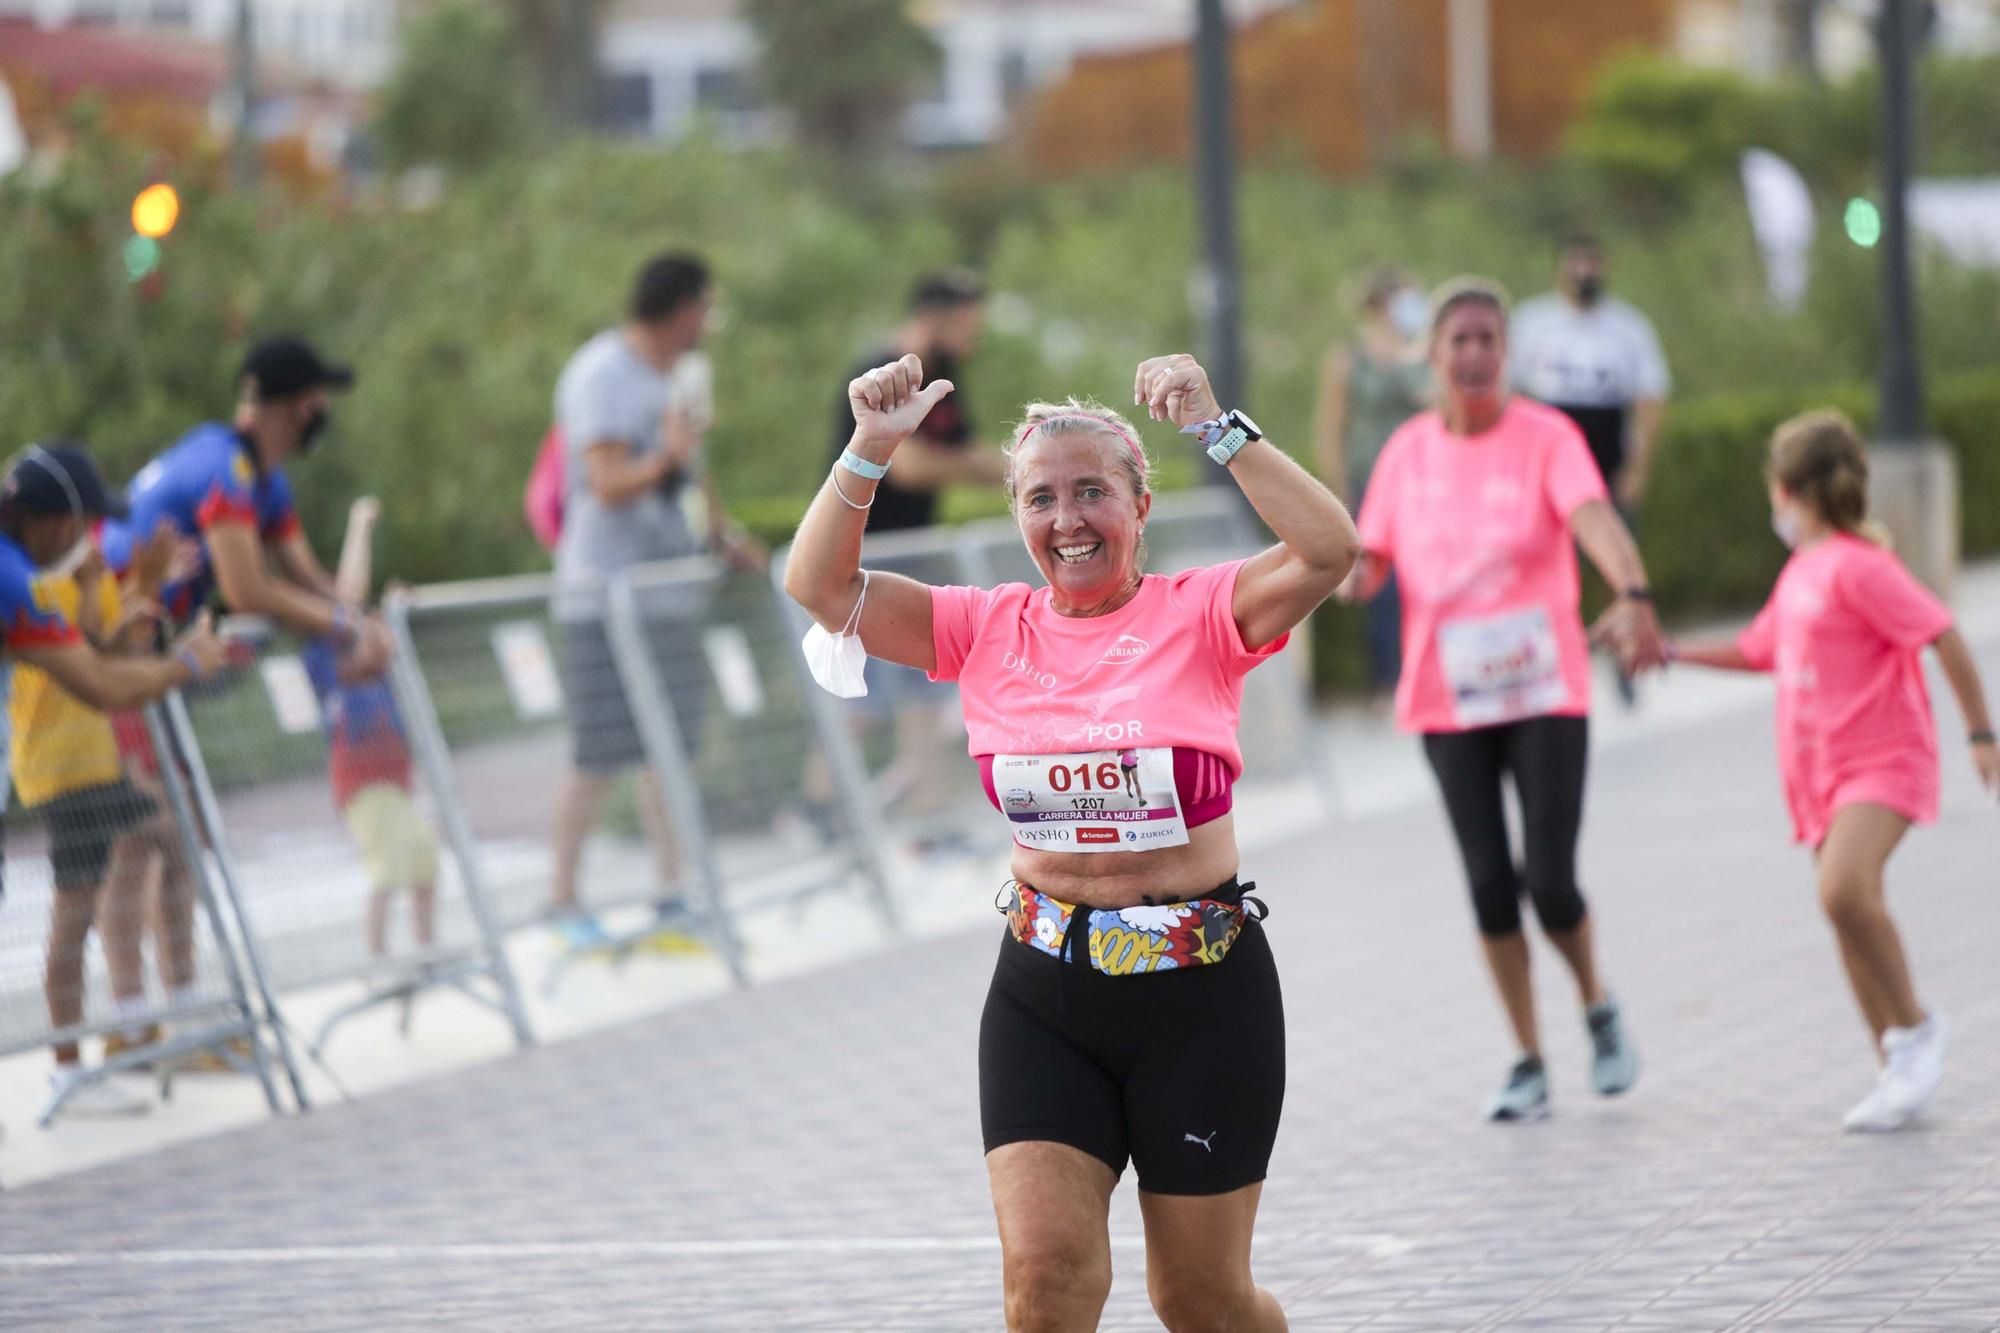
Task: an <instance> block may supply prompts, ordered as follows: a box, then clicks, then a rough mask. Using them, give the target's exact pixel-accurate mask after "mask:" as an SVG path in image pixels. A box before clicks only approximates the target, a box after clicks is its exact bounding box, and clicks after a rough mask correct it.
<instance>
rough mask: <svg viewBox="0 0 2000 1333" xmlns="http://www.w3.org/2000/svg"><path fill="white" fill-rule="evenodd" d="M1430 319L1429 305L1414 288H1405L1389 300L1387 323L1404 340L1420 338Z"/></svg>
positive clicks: (1422, 295)
mask: <svg viewBox="0 0 2000 1333" xmlns="http://www.w3.org/2000/svg"><path fill="white" fill-rule="evenodd" d="M1430 318H1431V303H1430V302H1429V301H1426V300H1425V299H1424V294H1423V293H1422V292H1420V291H1418V290H1417V289H1416V288H1414V287H1405V288H1403V289H1402V290H1401V291H1399V292H1397V293H1396V294H1395V295H1394V296H1392V297H1390V298H1389V323H1391V324H1392V325H1394V326H1395V329H1396V332H1397V333H1399V334H1401V335H1402V336H1403V337H1405V338H1416V337H1420V336H1421V335H1422V334H1423V331H1424V326H1425V325H1426V324H1428V323H1429V322H1430Z"/></svg>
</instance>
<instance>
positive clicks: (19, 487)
mask: <svg viewBox="0 0 2000 1333" xmlns="http://www.w3.org/2000/svg"><path fill="white" fill-rule="evenodd" d="M123 510H124V507H123V505H122V504H120V503H119V502H118V501H117V500H116V499H115V498H113V497H112V496H111V495H110V494H109V493H108V492H107V491H106V488H105V485H104V480H103V478H102V477H101V476H99V475H98V472H97V469H96V467H94V466H93V465H92V464H91V461H90V458H89V457H88V456H87V455H86V454H85V453H84V452H83V451H82V450H81V449H79V448H77V447H76V446H74V445H70V444H60V443H52V444H47V445H29V446H28V448H27V449H26V450H25V451H24V452H23V453H22V454H21V455H20V456H19V457H18V459H17V461H16V462H15V464H14V466H13V468H12V469H11V471H10V472H9V473H8V475H7V477H6V480H5V482H4V484H0V636H4V643H5V649H6V653H7V656H8V657H9V658H11V659H13V660H14V662H15V663H16V664H17V666H18V669H17V670H16V671H15V673H14V675H13V678H12V680H11V682H10V691H9V692H10V696H11V697H10V698H9V700H8V704H9V707H8V712H9V715H10V718H11V721H12V723H13V730H14V737H13V743H14V753H13V755H12V756H11V762H10V764H9V769H10V772H11V775H12V777H13V781H14V786H15V787H16V789H17V790H18V791H19V794H20V796H21V798H22V800H23V801H24V802H25V803H27V804H30V805H33V806H35V807H36V808H37V809H38V811H39V812H40V813H41V815H42V817H43V819H44V820H45V822H46V823H47V825H48V829H49V861H50V864H51V867H52V870H53V873H54V877H55V888H56V893H55V896H54V899H53V900H52V903H51V909H50V911H51V916H50V925H49V947H48V959H47V973H46V976H45V978H44V985H45V990H46V993H47V997H48V1005H49V1019H50V1024H51V1026H52V1028H53V1030H55V1031H57V1032H63V1031H65V1030H69V1029H74V1028H75V1027H76V1025H78V1024H79V1023H81V1022H82V1021H83V1017H84V1014H83V988H84V968H83V956H84V945H85V942H86V940H87V939H88V938H89V934H90V929H91V926H92V924H93V923H94V922H99V921H100V920H104V921H107V922H109V918H108V917H105V916H103V914H101V913H100V911H99V901H98V900H99V897H100V888H101V886H102V884H103V883H104V881H105V879H106V877H107V874H108V868H109V865H110V861H111V858H112V851H113V847H114V845H115V844H116V843H117V842H118V841H119V840H120V839H121V838H122V837H124V836H125V835H126V834H127V833H128V832H131V831H134V830H137V829H140V828H141V827H142V826H144V825H146V824H148V822H149V821H154V820H155V819H156V818H157V816H158V814H159V808H158V805H157V803H156V802H155V801H154V799H153V798H152V797H151V796H150V795H149V794H148V793H146V792H145V791H143V790H141V789H140V788H139V787H137V786H136V785H134V784H133V783H132V782H131V780H130V779H129V778H127V777H126V775H125V773H124V771H123V769H122V766H121V764H120V762H119V756H118V747H117V743H116V741H115V740H114V738H113V736H112V731H111V724H110V721H109V719H107V718H106V717H105V716H104V715H103V710H108V709H114V708H120V709H123V708H136V707H138V706H139V705H141V704H144V703H146V702H149V701H150V700H152V699H155V698H158V697H159V696H160V695H162V694H164V693H166V692H167V691H168V690H169V689H172V688H173V687H174V686H176V685H180V684H183V683H185V682H187V681H190V680H198V679H200V678H201V677H203V676H205V675H207V674H208V673H209V672H211V671H214V670H216V669H217V668H219V667H220V666H221V665H222V662H223V647H222V644H221V642H220V641H219V640H217V639H216V637H215V635H214V634H213V632H212V631H211V630H210V628H209V625H208V622H207V618H206V617H205V616H204V617H202V618H200V619H199V620H198V621H197V622H196V624H195V625H194V627H193V628H192V629H190V630H188V631H187V632H186V633H184V634H183V635H182V637H181V638H180V639H179V640H178V641H177V642H176V643H175V644H174V645H173V648H172V649H171V651H170V652H169V653H167V654H166V655H164V656H159V657H151V656H130V655H126V653H125V650H124V649H123V648H122V647H120V646H117V645H114V644H112V643H111V640H112V639H113V638H114V637H116V636H115V634H105V635H104V636H103V639H104V646H105V647H106V648H110V649H112V650H113V651H114V652H117V653H118V655H107V654H106V652H104V651H100V647H99V643H98V642H96V641H94V638H95V636H94V635H93V636H92V637H86V635H85V634H84V632H83V630H84V628H85V627H92V628H93V629H94V628H96V627H97V625H98V623H99V622H98V620H97V617H96V616H94V615H93V614H91V612H92V610H93V608H94V606H95V604H96V602H97V600H98V599H97V596H96V593H97V591H98V589H97V586H96V584H97V581H98V580H97V577H96V573H97V572H99V571H101V569H102V564H101V561H99V559H98V558H97V553H96V552H95V551H94V550H93V549H92V547H91V541H90V530H91V527H92V525H93V524H94V523H96V522H97V521H98V520H100V519H103V518H107V517H114V516H117V515H119V514H122V513H123ZM153 563H154V564H155V565H164V560H156V561H154V562H153ZM133 610H134V611H135V612H136V613H137V615H136V616H135V617H133V618H134V619H139V620H143V618H144V617H145V616H146V615H147V613H149V612H151V611H152V610H153V608H151V607H150V606H146V605H141V606H137V607H134V608H133ZM139 627H140V628H144V627H143V625H141V626H139ZM167 888H168V886H167V885H165V884H164V883H163V885H162V910H161V913H160V920H161V922H162V928H163V939H162V952H161V955H160V966H161V970H162V973H163V976H166V977H167V980H168V982H169V985H170V986H174V987H183V988H184V987H186V986H188V985H190V984H191V983H192V981H193V959H192V951H191V945H192V940H193V933H192V915H191V913H192V898H191V897H188V898H187V899H186V900H185V901H182V902H178V903H169V902H168V901H167V899H168V897H169V896H170V895H169V894H168V892H167ZM118 906H119V907H120V909H121V910H120V911H119V912H118V913H117V916H118V920H119V921H122V923H123V924H122V926H120V927H119V928H118V929H117V930H115V931H114V930H113V929H112V925H116V924H117V923H116V922H112V923H110V924H107V925H105V926H104V931H105V936H106V938H105V945H106V950H105V951H106V957H107V960H108V961H110V962H111V963H112V964H113V967H114V971H119V970H120V969H118V968H117V964H119V963H120V962H126V961H131V960H136V958H137V956H138V939H137V926H138V920H137V917H136V915H135V914H134V913H132V912H131V911H129V910H122V909H124V908H125V907H127V906H128V905H127V904H123V903H121V904H118ZM114 934H115V935H117V936H118V937H119V943H120V947H118V948H116V949H114V948H113V938H112V937H113V935H114ZM167 937H172V945H173V947H170V942H169V939H168V938H167ZM114 954H115V955H116V956H115V957H114V956H113V955H114ZM169 954H172V955H173V956H172V958H169V956H168V955H169ZM170 964H175V966H170ZM122 971H123V972H124V973H128V974H129V973H134V968H132V967H126V968H124V969H122ZM114 980H116V981H121V982H123V983H124V986H123V989H124V990H125V991H128V992H129V991H133V990H136V991H137V992H138V993H140V994H141V995H143V992H144V982H143V978H141V977H137V976H136V974H135V975H127V976H119V977H114ZM55 1057H56V1069H55V1073H54V1081H55V1085H56V1090H57V1092H58V1094H60V1095H63V1096H65V1097H66V1098H67V1100H66V1103H65V1105H66V1107H67V1109H69V1110H70V1111H72V1112H74V1113H82V1114H89V1113H95V1114H101V1115H116V1114H128V1113H131V1112H134V1111H142V1110H144V1109H146V1107H147V1105H148V1103H147V1102H146V1101H145V1100H144V1099H141V1098H135V1097H133V1096H132V1095H131V1094H129V1093H127V1092H125V1091H123V1090H121V1089H118V1088H116V1087H114V1086H112V1085H110V1084H106V1083H90V1084H84V1083H82V1082H81V1080H82V1072H81V1068H82V1067H81V1057H80V1052H79V1050H78V1047H77V1044H76V1042H75V1041H74V1040H68V1041H63V1042H58V1043H57V1045H56V1048H55Z"/></svg>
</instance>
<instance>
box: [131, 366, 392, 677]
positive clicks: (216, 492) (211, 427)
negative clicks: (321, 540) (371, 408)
mask: <svg viewBox="0 0 2000 1333" xmlns="http://www.w3.org/2000/svg"><path fill="white" fill-rule="evenodd" d="M353 383H354V372H353V371H352V370H349V369H348V368H347V367H345V366H339V365H334V364H332V363H330V362H328V361H326V360H325V359H323V358H322V357H321V356H320V355H319V353H318V352H316V351H315V350H313V348H312V347H311V346H310V345H309V344H307V343H305V342H304V341H302V340H300V339H298V338H292V337H274V338H266V339H264V340H263V341H261V342H259V343H257V344H256V345H255V346H253V347H252V348H251V349H250V351H249V354H248V355H246V356H245V357H244V358H243V366H242V370H241V371H240V372H239V374H238V376H237V392H238V397H237V403H236V412H235V415H234V417H233V418H232V419H231V420H230V421H228V422H226V423H225V422H220V421H211V422H207V423H204V424H203V425H199V426H196V427H195V428H194V429H193V430H191V431H189V432H188V433H187V434H186V435H183V436H182V437H181V438H180V440H179V441H177V442H176V443H175V444H174V445H173V446H172V447H171V448H169V449H168V450H167V451H166V452H165V453H163V454H161V455H160V456H159V457H157V458H155V459H154V460H153V461H152V462H150V463H148V464H147V465H146V466H145V467H144V468H142V469H141V470H140V472H139V475H138V476H136V477H134V478H133V479H132V485H131V487H130V489H129V492H128V495H129V499H130V503H131V514H130V516H129V517H128V518H126V519H125V520H124V521H123V522H121V523H116V524H111V525H107V528H106V530H105V534H104V553H105V557H106V559H108V560H109V561H110V563H111V566H112V568H114V569H123V568H124V567H125V565H126V563H127V561H128V560H129V558H130V553H131V550H132V547H133V545H134V544H135V543H136V542H137V541H139V540H143V539H144V537H145V535H146V534H148V533H150V532H152V531H153V530H154V528H155V527H156V526H157V525H158V524H159V523H160V522H161V521H162V520H165V521H166V522H167V523H169V524H170V525H171V526H172V527H173V529H174V531H176V532H178V533H179V534H180V535H181V537H182V538H183V540H184V543H185V559H184V561H183V562H182V564H183V570H182V571H181V573H180V575H179V576H178V577H177V578H176V580H175V581H174V582H173V583H171V584H169V585H168V586H167V587H166V588H164V589H162V591H161V601H162V603H163V605H164V606H165V609H166V612H167V614H168V616H169V617H170V618H172V619H173V620H174V621H175V622H176V623H181V622H185V621H186V620H187V619H189V618H190V617H191V616H192V615H193V614H194V613H196V612H197V611H199V610H201V609H202V608H203V607H204V606H206V605H207V604H208V602H209V601H210V600H211V599H212V598H213V597H214V596H215V595H216V594H218V593H219V594H220V596H221V599H222V602H223V603H224V604H225V605H226V606H227V607H228V608H229V609H230V610H231V611H235V612H239V613H242V614H245V615H259V616H268V617H269V618H270V619H272V620H275V621H277V622H279V623H280V624H283V625H285V626H286V627H288V628H290V629H292V630H294V631H295V632H297V633H298V634H300V635H302V636H305V637H308V638H317V637H319V636H321V635H327V636H330V637H331V638H332V639H333V640H334V642H336V643H337V644H339V645H341V646H342V648H343V649H344V650H345V651H346V652H347V653H348V654H349V655H350V660H351V661H353V662H354V663H355V664H356V669H358V670H364V671H365V670H379V669H380V668H381V667H382V666H383V665H384V664H386V663H387V661H388V656H389V634H388V630H387V628H386V626H384V625H383V624H382V622H381V620H380V618H379V617H376V616H372V615H369V614H367V613H366V612H365V610H364V609H363V608H361V607H359V606H350V605H348V604H346V603H344V602H342V601H341V600H340V597H339V595H338V593H337V591H336V590H335V587H334V582H333V577H332V576H331V575H330V574H328V573H327V571H326V567H325V566H323V565H322V564H320V562H319V560H318V558H317V557H315V556H314V555H313V552H312V547H311V546H310V545H308V544H307V542H306V538H305V533H304V532H303V531H301V529H300V527H299V518H298V512H297V510H296V509H295V508H294V507H293V504H292V484H291V481H290V479H289V478H287V477H286V476H285V467H286V465H287V464H289V463H290V462H291V461H292V460H293V459H295V458H298V457H300V456H301V455H303V454H305V453H306V452H307V451H309V450H310V449H311V448H312V446H313V444H314V442H315V441H316V440H317V439H318V438H319V436H320V434H321V433H322V432H323V431H324V430H325V429H326V424H327V419H328V394H329V392H330V391H332V390H336V389H346V388H348V387H350V386H352V385H353ZM267 556H268V561H267V559H266V557H267Z"/></svg>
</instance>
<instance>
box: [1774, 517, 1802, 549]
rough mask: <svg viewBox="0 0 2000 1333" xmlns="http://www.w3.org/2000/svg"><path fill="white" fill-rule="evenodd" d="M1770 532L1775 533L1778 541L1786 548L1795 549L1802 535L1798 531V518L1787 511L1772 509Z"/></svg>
mask: <svg viewBox="0 0 2000 1333" xmlns="http://www.w3.org/2000/svg"><path fill="white" fill-rule="evenodd" d="M1771 531H1773V532H1775V533H1777V534H1778V540H1779V541H1781V542H1783V543H1784V544H1785V545H1786V546H1787V547H1796V546H1797V545H1798V544H1799V537H1800V536H1801V535H1802V534H1801V533H1800V531H1799V516H1798V515H1797V514H1794V513H1793V512H1792V511H1791V510H1789V509H1773V510H1772V511H1771Z"/></svg>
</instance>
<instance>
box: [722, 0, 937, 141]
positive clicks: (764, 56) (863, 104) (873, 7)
mask: <svg viewBox="0 0 2000 1333" xmlns="http://www.w3.org/2000/svg"><path fill="white" fill-rule="evenodd" d="M743 16H744V17H745V18H746V19H748V20H749V22H750V26H751V27H752V28H753V29H755V31H756V33H757V42H758V48H759V54H758V65H759V70H760V73H761V75H762V79H763V85H764V90H765V94H766V95H767V96H768V97H769V98H770V99H771V101H773V102H775V103H776V104H778V105H779V106H782V107H784V108H785V109H786V110H787V111H789V112H790V113H791V115H792V119H793V122H794V125H795V126H796V131H797V133H798V136H799V138H800V139H801V140H802V141H804V142H806V143H808V144H811V145H814V146H817V147H821V148H827V149H831V150H832V151H834V152H835V153H837V154H840V155H841V156H844V157H853V156H857V155H860V154H862V153H864V152H867V151H869V150H874V149H879V148H881V147H883V146H884V145H886V144H887V143H888V141H889V138H890V135H891V134H892V133H893V132H894V129H895V125H896V121H897V118H898V117H899V116H900V115H901V114H902V111H903V108H904V107H905V106H907V105H908V104H909V100H910V97H911V95H912V94H913V93H914V92H916V90H917V89H919V88H921V87H922V86H923V85H924V84H925V83H927V82H929V81H930V80H933V79H935V78H936V76H937V72H938V69H939V68H940V66H941V64H942V62H943V52H942V51H941V50H940V49H939V47H938V44H937V42H936V40H935V39H934V38H933V37H932V36H931V35H930V33H929V32H927V31H925V30H924V28H923V27H922V26H920V25H919V24H918V23H917V22H916V21H915V20H914V19H912V18H911V17H910V13H909V6H908V4H907V3H906V0H813V3H812V4H800V3H799V2H798V0H744V4H743Z"/></svg>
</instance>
